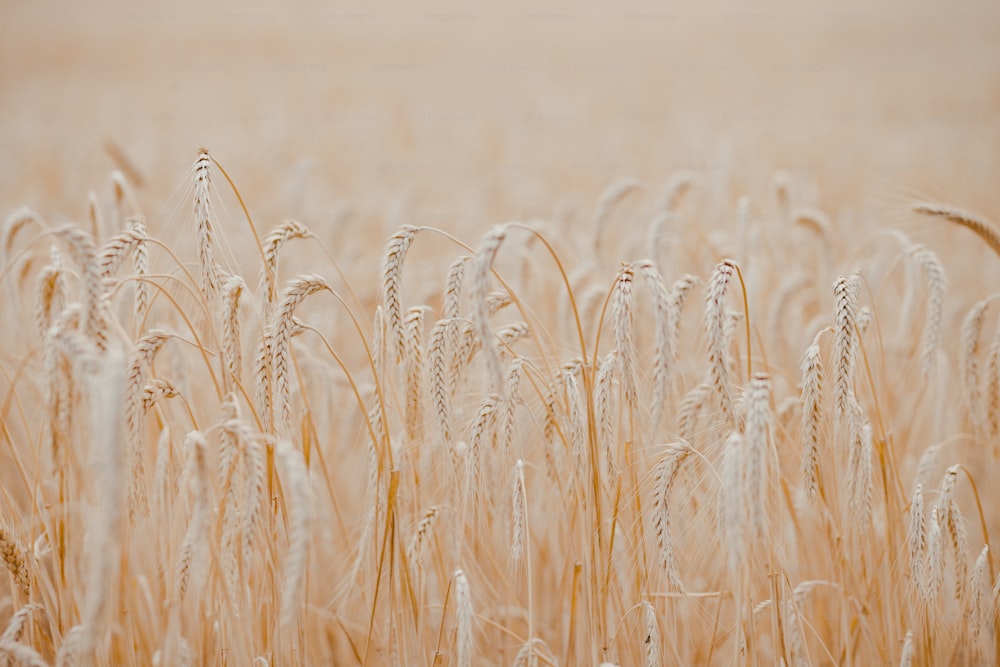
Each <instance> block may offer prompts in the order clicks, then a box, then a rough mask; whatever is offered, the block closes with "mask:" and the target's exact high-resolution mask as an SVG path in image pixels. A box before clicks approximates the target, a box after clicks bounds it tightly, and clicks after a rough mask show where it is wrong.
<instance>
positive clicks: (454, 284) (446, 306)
mask: <svg viewBox="0 0 1000 667" xmlns="http://www.w3.org/2000/svg"><path fill="white" fill-rule="evenodd" d="M470 259H471V257H469V256H468V255H462V256H461V257H459V258H457V259H456V260H455V261H453V262H452V263H451V265H450V266H449V267H448V273H447V276H446V277H445V281H444V294H443V296H442V298H441V315H442V317H443V318H444V319H446V320H450V319H458V317H459V316H460V315H461V314H462V305H461V304H462V279H463V278H464V277H465V265H466V263H468V261H469V260H470Z"/></svg>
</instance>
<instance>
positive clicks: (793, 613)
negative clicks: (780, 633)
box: [781, 602, 810, 667]
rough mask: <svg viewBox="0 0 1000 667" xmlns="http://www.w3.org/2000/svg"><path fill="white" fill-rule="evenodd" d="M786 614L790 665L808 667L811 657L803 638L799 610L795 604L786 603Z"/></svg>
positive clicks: (783, 607) (784, 604)
mask: <svg viewBox="0 0 1000 667" xmlns="http://www.w3.org/2000/svg"><path fill="white" fill-rule="evenodd" d="M781 606H782V609H783V610H784V612H785V624H784V628H785V637H786V641H787V643H788V653H789V658H790V659H791V662H790V665H792V666H793V667H808V665H809V664H810V663H809V656H808V654H807V653H806V643H805V639H803V637H802V627H801V621H800V620H799V610H798V609H797V608H796V605H795V603H794V602H785V603H783V604H782V605H781Z"/></svg>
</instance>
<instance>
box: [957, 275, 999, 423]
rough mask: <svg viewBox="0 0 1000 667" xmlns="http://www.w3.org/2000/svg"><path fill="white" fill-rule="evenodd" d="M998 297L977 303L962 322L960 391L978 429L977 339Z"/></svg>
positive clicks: (980, 402)
mask: <svg viewBox="0 0 1000 667" xmlns="http://www.w3.org/2000/svg"><path fill="white" fill-rule="evenodd" d="M998 297H1000V294H992V295H990V296H988V297H987V298H985V299H983V300H982V301H979V302H978V303H976V305H974V306H973V307H972V309H971V310H969V312H968V313H967V314H966V316H965V319H964V320H963V321H962V331H961V353H960V357H959V367H960V369H961V375H962V391H963V394H964V395H965V403H966V408H967V410H968V411H969V416H970V417H971V419H972V422H973V425H975V426H976V427H978V428H982V427H983V425H984V419H985V415H984V414H983V409H982V408H983V404H982V391H981V387H980V380H979V363H978V356H979V339H980V337H981V334H982V330H983V323H984V321H985V320H986V309H987V308H988V307H989V305H990V303H992V302H993V301H994V300H995V299H996V298H998Z"/></svg>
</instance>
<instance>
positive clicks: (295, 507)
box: [274, 440, 313, 625]
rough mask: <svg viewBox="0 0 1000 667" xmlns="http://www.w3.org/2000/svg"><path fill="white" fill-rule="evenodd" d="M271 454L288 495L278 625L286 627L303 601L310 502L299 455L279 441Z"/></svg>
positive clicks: (300, 454)
mask: <svg viewBox="0 0 1000 667" xmlns="http://www.w3.org/2000/svg"><path fill="white" fill-rule="evenodd" d="M274 452H275V455H276V457H277V458H278V460H279V461H280V462H281V464H282V467H283V468H284V472H285V475H286V476H287V482H286V484H285V485H284V486H283V488H284V489H286V490H287V492H288V494H289V503H288V505H289V517H288V553H287V555H286V556H285V565H284V575H283V577H282V588H281V613H280V618H281V624H282V625H287V624H289V623H291V622H292V621H293V620H294V619H295V615H296V610H297V608H300V607H301V600H302V598H303V594H302V590H301V589H302V582H303V579H304V577H305V572H306V563H307V559H308V558H309V544H310V537H311V531H310V522H311V519H312V505H313V498H312V490H311V487H310V486H309V471H308V468H307V467H306V462H305V459H304V458H303V456H302V452H301V451H300V450H298V449H296V448H295V447H293V446H292V443H290V442H289V441H287V440H279V441H278V442H277V443H276V444H275V446H274Z"/></svg>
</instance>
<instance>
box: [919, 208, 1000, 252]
mask: <svg viewBox="0 0 1000 667" xmlns="http://www.w3.org/2000/svg"><path fill="white" fill-rule="evenodd" d="M913 211H914V212H916V213H922V214H924V215H930V216H934V217H938V218H943V219H945V220H947V221H948V222H952V223H955V224H956V225H960V226H962V227H965V228H966V229H970V230H972V231H973V232H974V233H975V234H976V236H978V237H979V238H981V239H982V240H983V241H985V242H986V245H988V246H989V247H990V248H991V249H992V250H993V252H995V253H996V254H997V255H1000V231H997V228H996V227H994V226H993V225H992V224H991V223H989V222H987V221H986V220H984V219H982V218H980V217H978V216H975V215H973V214H971V213H967V212H965V211H962V210H960V209H957V208H953V207H951V206H948V205H946V204H931V203H919V204H915V205H914V206H913Z"/></svg>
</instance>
